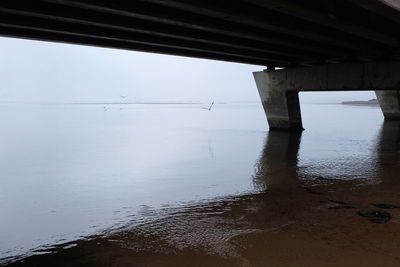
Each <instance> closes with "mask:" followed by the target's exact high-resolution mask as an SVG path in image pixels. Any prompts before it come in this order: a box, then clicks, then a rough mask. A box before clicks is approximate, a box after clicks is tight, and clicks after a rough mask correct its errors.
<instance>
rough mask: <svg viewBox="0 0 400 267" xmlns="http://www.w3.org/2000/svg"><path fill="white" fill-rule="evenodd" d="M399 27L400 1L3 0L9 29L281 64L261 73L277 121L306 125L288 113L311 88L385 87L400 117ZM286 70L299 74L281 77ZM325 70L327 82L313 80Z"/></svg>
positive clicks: (3, 22)
mask: <svg viewBox="0 0 400 267" xmlns="http://www.w3.org/2000/svg"><path fill="white" fill-rule="evenodd" d="M399 28H400V1H399V0H341V1H337V0H304V1H299V0H235V1H223V0H134V1H128V0H113V1H106V0H2V1H0V36H8V37H17V38H27V39H35V40H43V41H51V42H63V43H71V44H82V45H91V46H100V47H109V48H118V49H128V50H135V51H143V52H152V53H163V54H170V55H179V56H187V57H197V58H206V59H213V60H224V61H231V62H238V63H248V64H255V65H262V66H268V68H269V69H270V70H272V71H270V72H263V73H261V74H255V76H256V82H257V85H258V88H259V91H260V95H261V97H262V101H263V103H264V108H265V111H266V113H267V117H268V120H269V122H270V126H272V128H293V127H292V126H293V125H297V126H296V127H295V128H301V123H300V124H299V123H294V124H293V123H291V122H290V121H291V119H289V117H290V116H291V115H290V116H289V115H288V114H289V113H290V114H292V115H293V116H294V117H296V116H297V117H300V110H299V108H298V110H297V108H296V109H293V110H292V109H291V108H290V107H291V106H296V105H297V106H298V105H299V104H298V97H297V93H296V92H298V91H301V90H350V89H352V90H383V91H381V92H380V93H378V95H379V97H378V98H379V100H380V103H381V106H383V103H384V102H385V103H389V102H390V103H391V104H390V105H391V112H390V114H391V115H390V116H389V115H388V114H389V113H387V112H385V110H384V114H385V116H386V117H387V118H389V117H390V118H400V100H399V97H398V93H396V94H394V93H393V92H392V93H385V92H387V91H388V90H391V91H396V92H398V91H397V90H399V89H400V88H399V85H400V78H399V77H400V76H399V65H398V64H397V63H393V62H399V59H400V35H399V34H398V31H399ZM378 62H384V63H378ZM350 63H351V64H352V65H351V66H350V65H346V64H350ZM392 63H393V64H392ZM340 64H342V65H340ZM343 64H344V65H343ZM382 64H383V65H382ZM329 66H347V67H345V68H340V67H333V69H336V70H335V71H329V73H330V75H328V76H329V77H328V76H327V74H326V72H327V70H330V69H331V67H329ZM349 66H350V67H349ZM365 66H369V67H368V68H365ZM276 67H284V68H286V70H285V71H284V72H278V71H273V70H274V69H275V68H276ZM304 67H309V68H306V70H305V69H304ZM346 68H347V69H346ZM297 70H298V71H297ZM321 70H323V71H322V72H321ZM324 70H325V74H324ZM349 70H353V72H351V71H350V72H349ZM368 71H369V72H368ZM295 72H296V73H297V74H296V75H295V76H293V73H295ZM277 73H279V74H277ZM283 73H284V74H285V75H287V74H289V73H290V75H289V76H288V77H289V78H282V79H281V78H278V80H279V81H280V82H281V83H276V80H274V79H275V78H276V77H277V76H279V75H283ZM324 75H325V76H327V77H324ZM360 75H361V76H362V75H364V76H363V77H360ZM370 75H372V76H370ZM377 75H378V76H379V77H376V76H377ZM293 77H296V79H297V80H296V81H298V83H297V84H294V85H293V86H292V83H291V82H293V79H292V78H293ZM315 77H319V78H318V79H319V84H318V87H313V86H310V83H311V82H314V83H315V82H316V81H317V79H315ZM382 77H386V78H387V79H388V82H387V83H383V85H382V84H381V82H382V80H383V78H382ZM386 78H385V79H386ZM288 79H289V80H290V79H292V80H290V81H289V80H288ZM272 80H274V81H275V82H273V83H271V82H270V81H272ZM305 80H308V81H306V82H305ZM288 81H289V82H288ZM300 81H301V82H300ZM282 83H284V84H285V86H282ZM332 84H336V85H337V86H334V87H332ZM381 85H382V86H381ZM278 91H280V92H281V93H279V94H275V93H272V94H271V92H278ZM288 92H295V93H294V94H293V93H288ZM271 95H273V96H274V97H272V98H268V97H269V96H271ZM389 95H390V100H389ZM267 96H268V97H267ZM266 97H267V98H268V99H269V100H268V101H266V99H267V98H266ZM296 99H297V100H296ZM265 105H268V106H269V107H276V106H280V109H276V110H281V111H282V112H284V113H285V114H286V115H284V116H283V117H282V116H281V115H282V114H283V113H282V114H278V115H277V116H275V115H276V114H275V115H272V113H271V110H275V109H274V108H272V109H271V108H268V107H266V106H265ZM396 105H397V106H396ZM276 110H275V111H276ZM294 110H296V111H294ZM397 113H398V114H399V115H393V114H397ZM272 117H274V119H272ZM272 121H275V122H276V123H272V124H271V122H272ZM289 122H290V123H289ZM300 122H301V117H300Z"/></svg>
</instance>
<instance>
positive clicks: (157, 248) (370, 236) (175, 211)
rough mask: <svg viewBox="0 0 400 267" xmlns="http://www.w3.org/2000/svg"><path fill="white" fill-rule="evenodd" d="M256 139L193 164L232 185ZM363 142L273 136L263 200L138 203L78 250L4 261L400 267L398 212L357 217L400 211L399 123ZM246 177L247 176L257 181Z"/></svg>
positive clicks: (261, 183) (260, 193)
mask: <svg viewBox="0 0 400 267" xmlns="http://www.w3.org/2000/svg"><path fill="white" fill-rule="evenodd" d="M216 110H217V109H216ZM208 134H209V133H208ZM229 134H231V131H230V132H229ZM249 135H250V134H249V132H245V134H243V136H244V137H243V136H242V135H234V136H233V137H231V138H232V139H230V140H229V142H226V143H223V142H222V141H221V140H225V139H226V137H227V135H226V134H223V135H215V136H213V137H212V138H210V136H207V138H205V139H204V140H203V141H204V147H202V148H203V149H204V158H201V159H200V160H199V159H197V161H195V162H202V161H201V160H203V161H206V160H209V161H206V163H204V164H205V165H201V166H202V167H203V168H204V167H206V168H209V169H212V170H214V171H215V173H216V174H217V175H216V176H211V172H208V173H207V172H205V174H206V175H209V176H210V177H211V178H213V179H214V178H215V177H219V176H220V175H225V176H227V177H230V175H234V174H235V172H237V171H239V170H241V169H240V168H238V166H237V164H238V163H237V162H238V161H237V158H242V157H245V155H247V156H248V157H249V158H250V157H251V156H253V155H254V153H250V152H248V151H247V152H248V154H246V150H244V148H240V147H241V146H240V145H243V144H244V145H243V147H247V146H245V145H247V144H249V143H246V141H248V140H253V139H252V138H253V136H250V137H251V138H249ZM361 135H362V132H356V134H354V135H353V136H350V137H345V138H344V139H340V138H341V136H340V135H339V134H332V136H334V137H335V138H336V139H334V140H333V141H332V139H329V138H330V137H331V136H329V133H326V132H324V133H316V131H311V130H309V131H305V132H303V133H298V132H297V133H288V132H279V131H274V132H268V134H267V136H266V139H265V146H264V148H263V150H262V153H261V156H260V158H259V159H255V161H256V162H257V163H256V164H255V173H254V174H253V175H252V183H253V186H254V187H255V188H256V190H252V191H247V192H245V193H243V191H242V192H241V193H237V194H230V195H225V196H215V197H208V198H205V199H204V200H195V201H185V202H178V203H172V204H170V203H167V204H165V205H163V206H161V207H154V206H152V205H144V204H142V205H139V204H138V203H140V201H141V199H138V200H136V201H137V202H135V201H132V203H131V205H132V206H135V205H136V206H139V209H138V210H137V211H136V212H128V213H127V214H126V220H124V221H123V223H120V224H115V225H113V226H111V227H108V228H107V229H105V230H103V231H98V232H97V233H96V234H93V235H86V236H85V237H82V238H80V239H77V240H74V241H70V242H65V243H62V244H58V245H57V244H54V243H51V242H49V245H48V246H41V247H40V248H38V249H37V250H36V251H34V254H35V255H33V256H30V257H25V256H23V255H18V256H17V257H15V258H9V259H7V262H8V263H9V264H8V265H9V266H114V267H115V266H193V265H194V263H195V264H197V265H198V266H266V265H267V264H268V265H270V266H315V267H317V266H318V267H319V266H363V267H364V266H382V265H385V266H400V259H399V257H398V255H399V253H400V249H399V246H398V244H399V240H400V209H393V210H384V211H385V212H389V213H390V214H391V220H390V221H389V222H387V223H385V224H382V225H381V224H374V223H371V222H370V221H369V220H367V219H365V218H363V217H360V216H358V215H357V214H356V213H357V211H359V210H362V211H370V210H375V209H377V208H376V206H373V204H376V203H385V204H392V205H398V206H400V199H399V193H398V192H400V181H399V180H398V173H399V171H400V158H399V157H400V123H399V122H389V121H388V122H385V123H384V124H383V125H382V126H381V128H380V129H376V128H374V129H373V130H371V131H370V135H368V136H367V137H365V136H364V137H360V136H361ZM238 136H241V137H243V139H240V140H241V142H242V143H240V145H237V147H239V148H240V151H239V150H237V151H236V150H235V151H234V152H235V153H236V154H235V153H233V152H232V153H231V152H230V153H226V154H223V156H222V157H221V153H222V151H225V150H227V151H232V150H229V149H232V147H236V146H233V145H232V144H233V143H234V142H233V141H232V140H235V141H236V140H239V138H238ZM363 138H364V139H363ZM211 141H212V142H211ZM315 143H316V144H317V145H315ZM221 144H223V145H224V149H221ZM258 146H260V145H258ZM214 149H215V151H214ZM349 151H350V152H351V153H350V152H349ZM237 153H241V154H240V155H241V156H242V157H238V155H239V154H237ZM199 154H200V153H199ZM231 154H232V155H231ZM249 155H250V156H249ZM221 158H223V160H221ZM193 161H194V160H193ZM184 162H185V164H186V165H185V167H186V168H189V167H188V166H191V168H192V169H191V171H192V172H193V173H191V172H190V171H189V172H188V173H189V175H190V177H196V178H198V179H197V180H201V179H200V178H201V177H202V175H204V177H207V176H206V175H205V174H204V173H203V174H202V173H201V171H202V170H201V168H197V166H194V167H193V165H190V164H191V163H190V162H187V161H184ZM253 162H254V159H253ZM225 163H229V164H227V167H225V168H222V167H223V166H224V164H225ZM198 164H200V163H198ZM213 164H215V165H218V167H221V168H222V169H219V168H217V167H215V165H213ZM235 164H236V165H235ZM193 170H194V171H195V172H196V173H195V172H194V171H193ZM222 170H224V171H226V172H223V171H222ZM246 171H248V172H247V173H244V174H240V175H242V176H243V177H245V178H246V177H248V176H249V175H251V173H250V172H251V170H247V169H246ZM198 173H200V174H198ZM174 175H177V173H174ZM196 175H197V176H196ZM245 175H247V176H245ZM243 179H244V178H243ZM194 180H195V181H196V179H194ZM169 181H170V180H169ZM179 182H182V180H179ZM179 182H178V183H176V184H175V186H176V185H178V184H179ZM160 183H161V184H163V185H165V184H166V183H165V180H164V181H160ZM154 197H156V195H155V196H154ZM3 263H4V265H6V261H4V260H3Z"/></svg>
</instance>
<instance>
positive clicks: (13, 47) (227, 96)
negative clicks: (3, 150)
mask: <svg viewBox="0 0 400 267" xmlns="http://www.w3.org/2000/svg"><path fill="white" fill-rule="evenodd" d="M0 51H1V52H0V79H1V83H0V102H46V103H47V102H62V103H65V102H67V103H70V102H120V101H127V102H211V101H216V102H257V101H259V96H258V92H257V88H256V86H255V82H254V79H253V75H252V72H253V71H260V70H263V69H264V68H263V67H262V66H255V65H247V64H239V63H229V62H222V61H213V60H204V59H195V58H188V57H178V56H169V55H160V54H151V53H142V52H135V51H126V50H118V49H108V48H97V47H89V46H80V45H70V44H60V43H50V42H41V41H31V40H23V39H13V38H3V37H0ZM121 95H124V96H127V97H126V98H125V99H122V98H121ZM371 98H375V95H374V93H373V92H318V93H314V92H313V93H310V92H304V93H301V94H300V99H301V101H302V102H307V103H316V102H322V103H335V102H341V101H347V100H368V99H371Z"/></svg>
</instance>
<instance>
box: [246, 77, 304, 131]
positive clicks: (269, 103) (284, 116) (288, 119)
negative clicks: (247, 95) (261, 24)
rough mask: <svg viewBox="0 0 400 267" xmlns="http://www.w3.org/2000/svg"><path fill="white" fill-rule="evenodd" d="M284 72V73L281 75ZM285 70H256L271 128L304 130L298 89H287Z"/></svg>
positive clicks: (257, 82)
mask: <svg viewBox="0 0 400 267" xmlns="http://www.w3.org/2000/svg"><path fill="white" fill-rule="evenodd" d="M279 74H283V75H279ZM284 74H285V73H284V72H275V73H274V75H271V73H270V72H269V71H262V72H254V73H253V75H254V79H255V81H256V84H257V89H258V92H259V94H260V98H261V102H262V104H263V107H264V111H265V114H266V116H267V120H268V124H269V128H270V130H304V129H303V124H302V121H301V112H300V101H299V92H298V91H288V90H286V80H285V75H284Z"/></svg>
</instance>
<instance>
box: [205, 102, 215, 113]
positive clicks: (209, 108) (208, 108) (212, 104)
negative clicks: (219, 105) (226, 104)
mask: <svg viewBox="0 0 400 267" xmlns="http://www.w3.org/2000/svg"><path fill="white" fill-rule="evenodd" d="M213 106H214V101H213V102H212V103H211V105H210V106H209V107H207V108H206V107H202V109H207V110H208V111H210V110H211V108H212V107H213Z"/></svg>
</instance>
